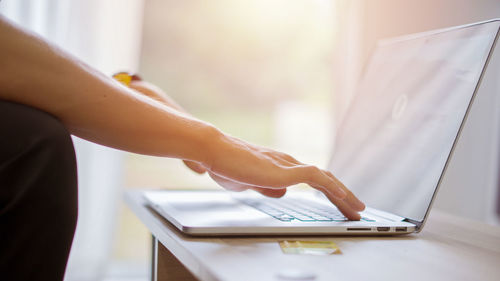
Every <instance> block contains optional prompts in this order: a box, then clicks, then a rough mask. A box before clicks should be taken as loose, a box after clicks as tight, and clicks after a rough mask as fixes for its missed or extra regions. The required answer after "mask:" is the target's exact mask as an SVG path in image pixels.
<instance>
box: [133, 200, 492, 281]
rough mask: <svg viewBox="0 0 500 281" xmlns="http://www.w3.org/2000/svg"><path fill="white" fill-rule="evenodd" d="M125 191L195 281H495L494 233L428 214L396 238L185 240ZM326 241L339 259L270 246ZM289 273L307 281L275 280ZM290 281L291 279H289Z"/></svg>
mask: <svg viewBox="0 0 500 281" xmlns="http://www.w3.org/2000/svg"><path fill="white" fill-rule="evenodd" d="M141 194H142V192H139V191H135V192H128V193H127V194H126V196H125V198H126V201H127V204H128V206H129V207H130V208H131V209H132V210H133V212H134V213H135V214H136V215H137V217H139V219H140V220H141V221H142V222H143V223H144V224H145V225H146V226H147V227H148V229H149V230H150V231H151V233H152V234H153V235H154V236H155V237H156V238H157V239H158V240H159V241H160V242H161V243H162V244H163V245H164V246H165V247H166V248H167V249H168V250H169V251H170V252H171V253H172V254H173V255H175V257H177V259H178V260H179V261H180V262H181V263H182V264H183V265H184V266H185V267H186V268H187V269H188V270H189V271H190V272H191V273H192V274H193V275H194V276H195V277H197V278H198V279H200V280H259V281H265V280H325V281H326V280H331V281H333V280H496V281H498V280H500V228H499V227H494V226H490V225H486V224H482V223H479V222H475V221H468V220H464V219H461V218H457V217H454V216H450V215H447V214H445V213H440V212H437V211H433V212H431V214H430V218H429V220H428V222H427V224H426V226H425V227H424V230H423V231H422V232H421V233H419V234H411V235H406V236H397V237H373V236H371V237H349V236H340V237H339V236H330V237H327V236H320V237H318V236H316V237H311V236H309V237H304V236H301V237H260V238H258V237H238V238H199V237H190V236H187V235H185V234H183V233H181V232H180V231H178V230H177V228H175V227H174V226H173V225H171V224H170V223H168V222H167V221H166V220H165V219H163V218H162V217H161V216H159V215H158V214H157V213H156V212H154V211H153V210H152V209H150V208H149V207H147V206H146V203H145V201H144V199H143V198H142V195H141ZM282 240H314V241H318V240H320V241H333V242H335V243H336V244H337V245H338V246H339V247H340V249H341V251H342V254H339V255H328V256H313V255H289V254H283V252H282V251H281V248H280V246H279V244H278V241H282ZM293 270H295V271H299V273H302V274H304V277H306V276H308V275H309V276H310V277H311V278H309V279H307V278H306V279H300V278H298V277H299V275H295V276H296V277H297V278H298V279H283V278H282V277H281V276H283V275H286V274H291V275H292V276H293V272H292V271H293ZM292 276H291V277H292Z"/></svg>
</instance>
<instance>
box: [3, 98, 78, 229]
mask: <svg viewBox="0 0 500 281" xmlns="http://www.w3.org/2000/svg"><path fill="white" fill-rule="evenodd" d="M0 109H1V110H2V113H1V114H0V115H1V117H2V118H4V120H5V119H7V121H5V122H2V124H0V125H1V126H0V129H1V130H2V133H3V134H5V135H6V136H8V138H10V140H9V141H8V143H7V144H5V143H2V144H1V145H0V147H1V148H0V162H3V163H8V165H4V166H3V170H1V171H0V184H1V185H5V186H7V189H8V191H7V190H5V189H4V191H5V192H8V193H9V194H10V196H7V197H4V198H10V199H9V200H8V201H10V202H9V203H8V204H6V205H4V206H10V207H12V209H11V211H12V212H13V213H12V215H13V217H15V216H16V215H15V213H18V212H16V211H14V210H13V209H23V208H26V207H30V206H31V207H34V208H36V209H37V210H38V211H39V214H38V216H39V217H40V219H43V220H51V221H54V220H55V221H57V222H58V223H60V226H61V228H62V229H61V231H62V232H65V233H66V234H70V233H71V237H72V233H73V232H74V229H75V227H76V219H77V193H78V190H77V170H76V159H75V152H74V148H73V142H72V139H71V135H70V133H69V132H68V130H67V129H66V127H65V126H64V125H63V124H62V123H61V121H59V120H58V119H57V118H55V117H54V116H52V115H50V114H48V113H46V112H43V111H40V110H37V109H34V108H31V107H28V106H24V105H19V104H11V103H0ZM5 139H7V138H5ZM5 139H4V141H5ZM0 167H1V165H0ZM29 205H30V206H29ZM7 208H8V207H7ZM4 211H9V210H4ZM18 214H19V213H18Z"/></svg>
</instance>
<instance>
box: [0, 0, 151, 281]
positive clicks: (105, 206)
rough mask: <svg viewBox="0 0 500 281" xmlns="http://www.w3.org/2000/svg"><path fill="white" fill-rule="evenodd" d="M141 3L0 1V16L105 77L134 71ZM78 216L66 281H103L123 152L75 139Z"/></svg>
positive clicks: (130, 0) (125, 0) (109, 0)
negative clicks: (40, 37) (2, 15)
mask: <svg viewBox="0 0 500 281" xmlns="http://www.w3.org/2000/svg"><path fill="white" fill-rule="evenodd" d="M142 8H143V1H142V0H123V1H119V0H106V1H99V0H74V1H66V0H14V1H2V2H1V3H0V13H2V14H4V15H6V16H7V17H9V18H10V19H12V20H13V21H15V22H17V23H18V24H20V25H22V26H23V27H25V28H27V29H30V30H33V31H35V32H37V33H38V34H40V35H42V36H43V37H44V38H46V39H47V40H49V41H51V42H52V43H54V44H57V45H58V46H60V47H62V48H63V49H65V50H66V51H68V52H70V53H71V54H73V55H75V56H76V57H78V58H79V59H81V60H83V61H85V62H86V63H88V64H89V65H91V66H93V67H95V68H97V69H99V70H100V71H102V72H103V73H105V74H107V75H111V74H112V73H114V72H117V71H120V70H129V71H132V72H133V71H136V70H137V68H138V63H139V51H140V45H141V30H142V26H141V25H142ZM74 142H75V148H76V154H77V161H78V185H79V217H78V225H77V230H76V234H75V239H74V242H73V247H72V250H71V255H70V260H69V264H68V269H67V273H66V280H99V279H101V278H102V276H103V275H104V273H105V269H106V266H107V265H108V263H107V262H108V261H109V258H110V253H111V246H112V237H113V230H114V228H115V222H116V208H117V203H118V201H119V200H121V197H122V196H121V185H122V184H121V183H122V179H123V169H122V162H123V154H122V152H119V151H116V150H113V149H110V148H107V147H103V146H99V145H96V144H93V143H90V142H87V141H84V140H81V139H78V138H74Z"/></svg>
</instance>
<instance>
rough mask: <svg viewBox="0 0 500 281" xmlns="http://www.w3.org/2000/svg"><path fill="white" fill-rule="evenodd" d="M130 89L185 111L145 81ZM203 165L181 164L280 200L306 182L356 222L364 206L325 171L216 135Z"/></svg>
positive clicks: (239, 188)
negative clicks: (209, 153) (291, 188)
mask: <svg viewBox="0 0 500 281" xmlns="http://www.w3.org/2000/svg"><path fill="white" fill-rule="evenodd" d="M130 88H132V89H134V90H136V91H138V92H140V93H142V94H144V95H146V96H148V97H150V98H152V99H155V100H157V101H159V102H161V103H164V104H166V105H167V106H169V107H171V108H173V109H175V110H178V111H180V112H182V113H183V114H186V111H185V110H184V109H183V108H182V107H181V106H179V105H178V104H177V103H175V102H174V101H173V100H172V99H170V98H169V97H168V95H166V94H165V93H164V92H163V91H162V90H161V89H159V88H158V87H156V86H154V85H152V84H150V83H148V82H145V81H132V82H131V83H130ZM218 140H219V141H215V142H214V143H215V145H213V146H212V148H213V151H212V153H211V156H209V157H208V161H207V162H206V163H198V162H194V161H184V164H185V165H186V166H188V167H189V168H190V169H191V170H193V171H195V172H196V173H200V174H202V173H205V172H206V171H208V173H209V175H210V177H211V178H212V179H213V180H214V181H215V182H217V183H218V184H219V185H221V186H222V187H224V188H225V189H228V190H232V191H243V190H247V189H251V190H255V191H257V192H259V193H261V194H263V195H265V196H269V197H275V198H277V197H281V196H283V195H285V193H286V188H287V187H288V186H291V185H295V184H298V183H307V184H309V185H310V186H311V187H313V188H316V189H318V190H320V191H322V192H323V193H324V194H325V195H326V196H327V198H328V199H329V200H330V201H331V202H332V203H333V204H335V205H336V206H337V207H338V209H339V210H340V211H341V212H342V213H343V214H344V215H345V216H346V217H347V218H349V219H351V220H359V219H360V215H359V214H358V212H359V211H362V210H364V208H365V205H364V204H363V203H362V202H361V201H360V200H359V199H358V198H356V196H354V194H353V193H352V192H351V191H349V190H348V189H347V188H346V187H345V186H344V185H343V184H342V183H341V182H340V181H339V180H337V179H336V178H335V177H334V176H333V174H332V173H330V172H329V171H325V170H321V169H319V168H317V167H315V166H311V165H306V164H304V163H301V162H299V161H297V160H296V159H295V158H293V157H292V156H290V155H287V154H285V153H281V152H278V151H274V150H271V149H267V148H263V147H259V146H256V145H252V144H249V143H246V142H244V141H242V140H239V139H237V138H233V137H230V136H227V135H225V134H222V133H220V135H218Z"/></svg>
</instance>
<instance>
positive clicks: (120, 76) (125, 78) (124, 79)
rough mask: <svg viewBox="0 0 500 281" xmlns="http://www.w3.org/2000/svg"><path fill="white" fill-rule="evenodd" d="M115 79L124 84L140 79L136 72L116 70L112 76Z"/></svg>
mask: <svg viewBox="0 0 500 281" xmlns="http://www.w3.org/2000/svg"><path fill="white" fill-rule="evenodd" d="M112 77H113V78H114V79H115V80H116V81H118V82H120V83H122V84H123V85H125V86H127V87H128V86H129V85H130V82H132V81H142V79H141V77H140V76H139V75H137V74H130V73H128V72H118V73H116V74H114V75H113V76H112Z"/></svg>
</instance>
